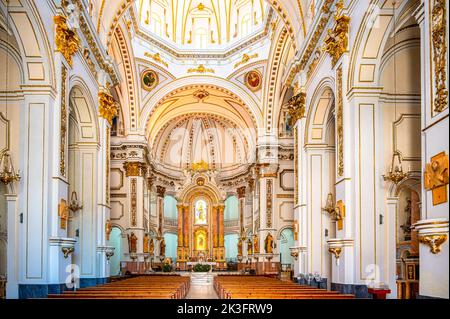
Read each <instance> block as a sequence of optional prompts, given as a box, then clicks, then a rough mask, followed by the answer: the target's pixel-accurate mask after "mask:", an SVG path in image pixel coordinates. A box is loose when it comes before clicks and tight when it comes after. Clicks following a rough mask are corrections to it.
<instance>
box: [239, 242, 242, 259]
mask: <svg viewBox="0 0 450 319" xmlns="http://www.w3.org/2000/svg"><path fill="white" fill-rule="evenodd" d="M238 256H242V240H240V239H239V240H238Z"/></svg>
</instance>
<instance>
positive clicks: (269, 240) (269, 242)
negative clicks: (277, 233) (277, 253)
mask: <svg viewBox="0 0 450 319" xmlns="http://www.w3.org/2000/svg"><path fill="white" fill-rule="evenodd" d="M264 249H265V250H266V254H273V237H272V234H271V233H268V234H267V237H266V239H265V241H264Z"/></svg>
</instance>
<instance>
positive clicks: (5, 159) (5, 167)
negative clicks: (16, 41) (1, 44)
mask: <svg viewBox="0 0 450 319" xmlns="http://www.w3.org/2000/svg"><path fill="white" fill-rule="evenodd" d="M6 16H7V28H8V30H9V28H10V25H9V1H7V12H6ZM8 37H9V33H8V32H7V39H6V43H9V39H8ZM8 71H9V70H8V63H6V82H5V83H8V80H9V79H8ZM6 91H8V86H6ZM6 119H8V92H6ZM19 180H20V175H19V174H18V173H16V172H15V171H14V166H13V163H12V161H11V155H9V152H7V151H6V152H4V153H3V154H2V157H1V159H0V181H1V182H2V183H3V184H5V185H9V184H11V183H12V182H18V181H19Z"/></svg>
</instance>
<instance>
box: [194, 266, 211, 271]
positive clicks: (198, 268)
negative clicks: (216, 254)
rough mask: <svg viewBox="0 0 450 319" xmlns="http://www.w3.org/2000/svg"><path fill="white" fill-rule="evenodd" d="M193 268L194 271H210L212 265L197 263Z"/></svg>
mask: <svg viewBox="0 0 450 319" xmlns="http://www.w3.org/2000/svg"><path fill="white" fill-rule="evenodd" d="M192 270H193V271H194V272H209V271H210V270H211V266H210V265H202V264H197V265H195V266H194V268H193V269H192Z"/></svg>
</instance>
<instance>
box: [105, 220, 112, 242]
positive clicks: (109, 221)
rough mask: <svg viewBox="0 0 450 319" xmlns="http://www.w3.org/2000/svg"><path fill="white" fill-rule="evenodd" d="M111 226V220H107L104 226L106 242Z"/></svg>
mask: <svg viewBox="0 0 450 319" xmlns="http://www.w3.org/2000/svg"><path fill="white" fill-rule="evenodd" d="M111 231H112V226H111V220H109V219H108V220H107V221H106V224H105V234H106V240H109V237H110V235H111Z"/></svg>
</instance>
